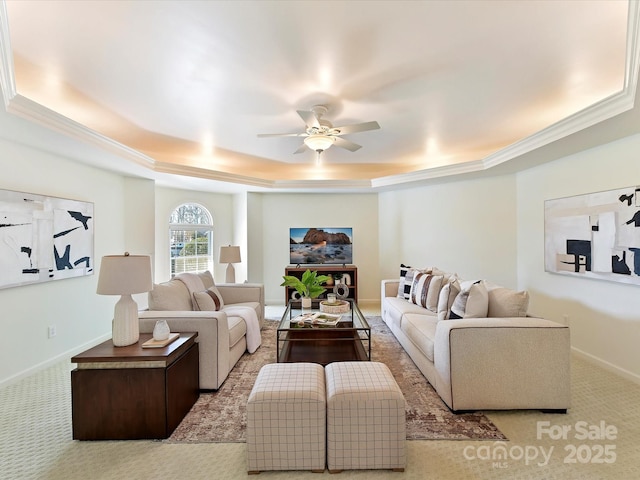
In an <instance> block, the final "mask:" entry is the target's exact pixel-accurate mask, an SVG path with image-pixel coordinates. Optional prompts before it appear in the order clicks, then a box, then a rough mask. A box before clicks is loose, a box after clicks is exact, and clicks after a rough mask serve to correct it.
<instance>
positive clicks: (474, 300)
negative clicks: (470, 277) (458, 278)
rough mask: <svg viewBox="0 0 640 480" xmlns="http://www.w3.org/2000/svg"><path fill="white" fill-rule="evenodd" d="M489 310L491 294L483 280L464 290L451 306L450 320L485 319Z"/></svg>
mask: <svg viewBox="0 0 640 480" xmlns="http://www.w3.org/2000/svg"><path fill="white" fill-rule="evenodd" d="M488 310H489V293H488V292H487V287H485V286H484V283H482V281H481V280H479V281H477V282H475V283H471V284H468V285H466V286H465V287H463V288H462V290H461V291H460V293H459V294H458V296H457V297H456V299H455V300H454V301H453V305H452V306H451V312H450V313H449V318H452V319H457V318H483V317H486V316H487V312H488Z"/></svg>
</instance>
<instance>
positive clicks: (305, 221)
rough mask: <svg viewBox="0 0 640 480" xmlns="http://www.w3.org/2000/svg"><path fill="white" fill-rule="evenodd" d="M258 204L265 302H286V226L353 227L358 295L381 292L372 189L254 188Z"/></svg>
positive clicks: (370, 298) (376, 295)
mask: <svg viewBox="0 0 640 480" xmlns="http://www.w3.org/2000/svg"><path fill="white" fill-rule="evenodd" d="M253 195H254V196H260V200H261V201H259V200H258V199H255V198H254V199H253V201H252V205H253V206H254V211H253V212H252V218H254V219H255V218H256V217H257V216H258V215H257V214H256V211H255V210H256V209H257V208H261V214H262V215H261V217H262V222H261V228H262V232H261V233H262V239H261V240H262V247H261V248H262V258H263V265H264V274H263V282H264V284H265V299H266V302H267V303H268V304H280V305H282V304H283V303H284V287H280V284H281V283H282V276H283V275H284V269H285V267H286V266H287V265H289V228H290V227H352V228H353V263H354V265H356V266H357V267H358V301H360V302H367V301H375V300H377V299H379V298H380V294H379V291H380V272H379V269H378V261H377V259H378V200H377V195H376V194H277V193H267V194H253Z"/></svg>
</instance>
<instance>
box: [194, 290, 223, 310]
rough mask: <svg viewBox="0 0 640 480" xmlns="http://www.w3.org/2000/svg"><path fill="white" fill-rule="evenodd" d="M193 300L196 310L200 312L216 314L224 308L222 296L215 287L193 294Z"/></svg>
mask: <svg viewBox="0 0 640 480" xmlns="http://www.w3.org/2000/svg"><path fill="white" fill-rule="evenodd" d="M193 300H194V304H195V306H196V307H197V309H198V310H201V311H209V312H217V311H220V310H222V307H224V300H222V295H220V291H219V290H218V289H217V288H216V287H215V285H214V286H213V287H210V288H207V289H206V290H205V291H204V292H195V293H194V294H193Z"/></svg>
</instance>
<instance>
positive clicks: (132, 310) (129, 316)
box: [96, 252, 153, 347]
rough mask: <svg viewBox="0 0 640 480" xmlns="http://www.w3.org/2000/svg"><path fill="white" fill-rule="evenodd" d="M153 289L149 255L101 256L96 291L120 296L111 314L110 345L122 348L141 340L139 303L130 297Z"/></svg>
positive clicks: (101, 293)
mask: <svg viewBox="0 0 640 480" xmlns="http://www.w3.org/2000/svg"><path fill="white" fill-rule="evenodd" d="M152 288H153V279H152V276H151V257H150V256H148V255H129V253H128V252H126V253H125V254H124V255H107V256H104V257H102V262H101V264H100V277H99V278H98V288H97V290H96V292H97V293H98V294H100V295H121V297H120V300H118V302H117V303H116V306H115V309H114V312H113V327H112V331H113V333H112V334H113V344H114V345H115V346H116V347H125V346H127V345H133V344H134V343H137V341H138V339H139V338H140V325H139V321H138V304H137V303H136V302H135V300H134V299H133V298H131V295H132V294H134V293H143V292H148V291H150V290H151V289H152Z"/></svg>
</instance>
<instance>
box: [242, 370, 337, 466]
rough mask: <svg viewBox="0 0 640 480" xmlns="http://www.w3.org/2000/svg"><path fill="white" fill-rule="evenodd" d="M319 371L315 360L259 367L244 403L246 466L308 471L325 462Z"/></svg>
mask: <svg viewBox="0 0 640 480" xmlns="http://www.w3.org/2000/svg"><path fill="white" fill-rule="evenodd" d="M326 418H327V417H326V390H325V378H324V369H323V368H322V366H321V365H318V364H315V363H272V364H269V365H265V366H264V367H262V369H261V370H260V372H259V373H258V378H256V382H255V384H254V385H253V389H252V390H251V393H250V394H249V400H248V401H247V470H248V472H249V473H250V474H251V473H259V472H260V471H262V470H313V471H318V472H323V471H324V468H325V461H326V438H327V437H326Z"/></svg>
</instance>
